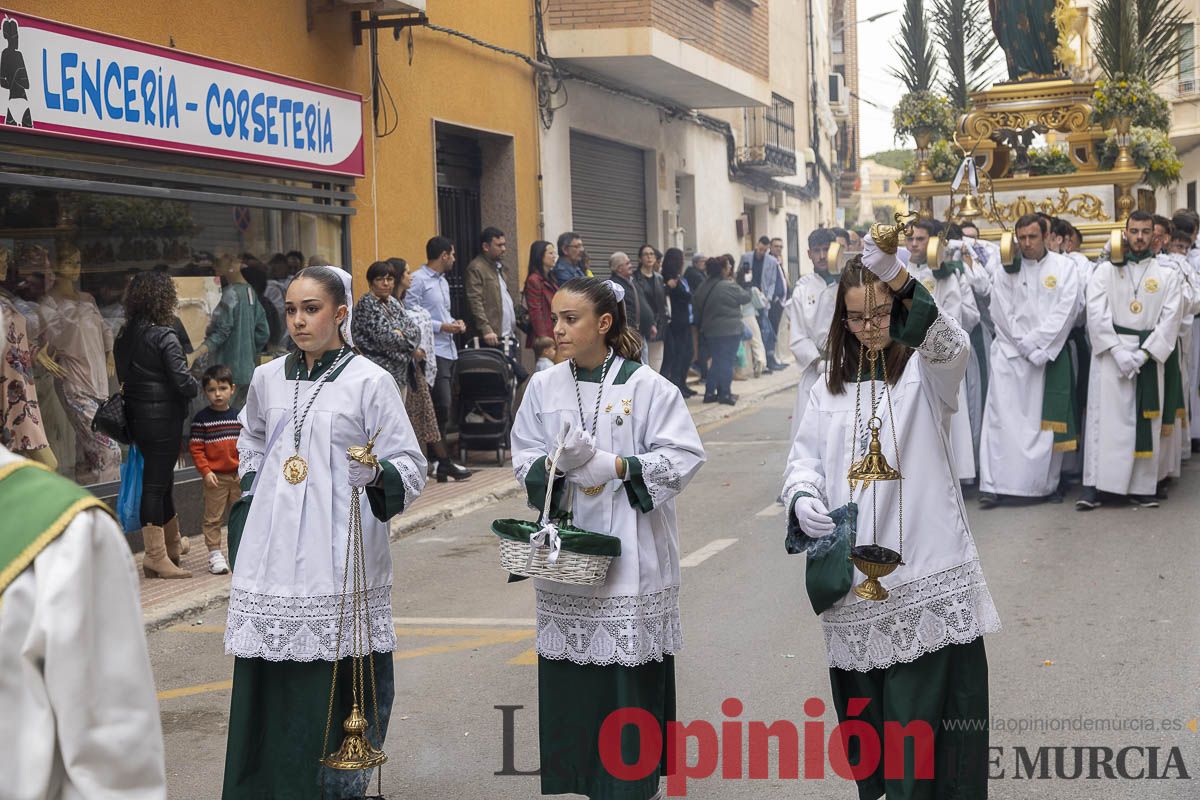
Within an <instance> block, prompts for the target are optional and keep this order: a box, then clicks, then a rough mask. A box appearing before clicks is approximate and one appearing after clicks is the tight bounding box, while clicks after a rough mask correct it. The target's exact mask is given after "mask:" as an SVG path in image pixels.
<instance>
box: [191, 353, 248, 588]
mask: <svg viewBox="0 0 1200 800" xmlns="http://www.w3.org/2000/svg"><path fill="white" fill-rule="evenodd" d="M201 385H202V386H203V388H204V395H205V397H207V398H208V408H202V409H200V410H199V411H197V412H196V416H194V417H193V418H192V437H191V445H190V448H191V452H192V461H193V462H194V463H195V465H196V470H197V471H198V472H199V473H200V474H201V475H202V476H203V477H204V543H205V544H206V545H207V546H208V571H209V572H211V573H212V574H214V575H224V574H226V573H227V572H229V565H228V564H227V563H226V562H225V556H224V555H223V554H222V553H221V525H222V524H223V523H224V521H225V519H226V518H227V517H228V515H229V509H230V508H232V507H233V504H234V503H236V502H237V501H238V499H239V498H240V497H241V496H242V490H241V487H240V486H239V485H238V451H237V441H238V434H240V433H241V431H242V426H241V425H240V424H239V423H238V412H237V411H236V410H234V409H233V408H230V401H231V400H232V399H233V395H234V392H235V391H237V387H236V386H235V385H234V383H233V372H232V371H231V370H230V369H229V367H227V366H225V365H224V364H214V365H213V366H211V367H209V368H208V369H206V370H205V371H204V377H203V379H202V381H201Z"/></svg>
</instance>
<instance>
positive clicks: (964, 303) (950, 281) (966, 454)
mask: <svg viewBox="0 0 1200 800" xmlns="http://www.w3.org/2000/svg"><path fill="white" fill-rule="evenodd" d="M908 273H909V274H910V275H912V276H913V277H914V278H916V279H917V280H918V281H920V282H921V285H922V286H924V287H925V289H926V290H927V291H928V292H929V293H930V294H931V295H933V299H934V301H935V302H936V303H937V306H938V310H939V311H941V312H942V313H943V314H947V315H949V316H950V317H951V318H952V319H954V321H955V322H957V323H958V324H959V327H961V328H962V329H963V330H964V331H969V330H971V328H973V327H975V325H978V324H979V306H978V305H976V304H975V295H974V294H973V293H972V292H971V289H970V286H969V285H968V284H967V283H966V281H965V280H964V279H963V278H962V277H961V276H960V275H959V274H958V273H957V272H956V273H954V274H953V275H951V276H950V277H948V278H942V279H941V280H938V279H937V278H935V277H934V275H933V270H932V269H930V268H929V265H928V264H913V263H911V262H910V263H909V266H908ZM968 341H969V340H968ZM968 346H969V345H968ZM950 449H951V451H952V452H953V454H954V473H955V474H956V475H958V479H959V480H960V481H973V480H975V446H974V443H973V439H972V436H971V414H970V411H969V407H968V405H967V381H966V374H965V372H964V376H963V381H962V383H961V384H960V385H959V387H958V400H957V404H956V405H955V408H954V416H952V417H951V418H950Z"/></svg>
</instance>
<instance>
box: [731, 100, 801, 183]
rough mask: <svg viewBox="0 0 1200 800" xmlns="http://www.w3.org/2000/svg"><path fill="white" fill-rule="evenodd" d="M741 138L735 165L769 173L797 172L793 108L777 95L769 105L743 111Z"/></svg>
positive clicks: (788, 173) (793, 173)
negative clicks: (742, 135) (768, 106)
mask: <svg viewBox="0 0 1200 800" xmlns="http://www.w3.org/2000/svg"><path fill="white" fill-rule="evenodd" d="M743 131H744V139H743V144H742V146H741V147H740V148H739V149H738V164H739V165H740V166H742V167H744V168H746V169H753V170H756V171H758V172H764V173H767V174H769V175H795V174H796V123H795V108H794V107H793V105H792V103H791V101H790V100H785V99H784V98H782V97H780V96H779V95H773V96H772V98H771V107H770V108H765V107H758V108H747V109H745V111H744V127H743Z"/></svg>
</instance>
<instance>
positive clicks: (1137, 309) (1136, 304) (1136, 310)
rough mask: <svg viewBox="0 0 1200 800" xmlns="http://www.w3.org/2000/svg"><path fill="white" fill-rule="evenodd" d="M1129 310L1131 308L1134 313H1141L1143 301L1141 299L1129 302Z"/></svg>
mask: <svg viewBox="0 0 1200 800" xmlns="http://www.w3.org/2000/svg"><path fill="white" fill-rule="evenodd" d="M1129 310H1130V311H1132V312H1133V313H1135V314H1140V313H1142V303H1141V301H1140V300H1134V301H1133V302H1132V303H1130V304H1129Z"/></svg>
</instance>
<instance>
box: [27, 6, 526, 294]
mask: <svg viewBox="0 0 1200 800" xmlns="http://www.w3.org/2000/svg"><path fill="white" fill-rule="evenodd" d="M485 5H486V11H487V13H486V14H485V13H480V12H481V11H482V10H483V8H484V6H485ZM7 8H9V9H11V10H13V11H18V12H24V13H27V14H32V15H35V16H39V17H45V18H48V19H53V20H58V21H60V22H65V23H68V24H72V25H79V26H81V27H84V28H92V29H94V30H97V31H101V32H104V33H112V34H116V35H119V36H127V37H129V38H132V39H139V40H142V41H146V42H150V43H152V44H158V45H164V46H170V45H171V44H172V42H174V46H175V47H177V48H179V49H181V50H186V51H190V52H194V53H197V54H200V55H204V56H209V57H212V58H218V59H222V60H225V61H231V62H234V63H239V64H245V65H247V66H251V67H256V68H258V69H264V70H268V71H270V72H277V73H280V74H283V75H288V76H291V77H295V78H300V79H303V80H309V81H313V82H316V83H321V84H325V85H327V86H335V87H338V88H342V89H347V90H350V91H354V92H358V93H359V94H361V95H362V96H363V98H364V100H365V102H364V104H363V130H364V134H365V153H364V158H365V169H366V173H367V174H366V177H364V178H361V179H359V180H357V181H356V183H355V186H354V191H355V193H356V194H357V195H358V200H357V201H356V202H355V203H354V206H355V208H356V210H357V214H356V215H355V216H354V217H353V218H352V220H351V247H352V252H353V258H354V264H353V267H354V272H355V274H356V276H358V277H360V278H361V276H362V275H363V274H364V273H365V271H366V268H367V265H368V264H370V263H371V262H372V261H375V260H377V259H379V258H387V257H389V256H400V257H403V258H406V259H407V260H408V261H409V263H410V265H415V264H420V263H421V262H422V261H423V260H424V248H425V241H426V240H427V239H428V238H429V237H430V236H433V235H434V234H435V233H437V195H436V175H435V164H434V138H433V136H434V134H433V120H435V119H437V120H441V121H445V122H452V123H455V124H457V125H461V126H465V127H470V128H479V129H485V130H489V131H493V132H498V133H505V134H509V135H512V136H513V137H514V139H515V154H514V155H515V162H516V163H515V175H516V203H517V220H518V226H517V230H516V231H508V234H509V239H510V241H513V240H516V241H517V242H518V243H519V244H520V247H519V248H518V249H519V250H521V251H522V252H510V259H509V264H510V267H513V268H516V267H517V266H518V265H520V267H521V269H524V266H525V264H524V262H525V253H526V252H527V251H528V248H529V244H530V243H531V242H532V241H533V240H534V239H535V238H537V218H538V209H537V189H538V187H537V178H536V176H537V171H538V170H537V127H536V125H537V122H536V104H535V99H534V97H535V95H534V91H533V82H532V70H531V69H530V68H529V67H528V66H526V65H525V64H523V63H522V62H520V61H518V60H516V59H514V58H512V57H510V56H506V55H501V54H499V53H493V52H491V51H488V50H485V49H482V48H480V47H476V46H474V45H472V44H470V43H468V42H465V41H462V40H458V39H452V38H451V37H449V36H447V35H446V34H442V33H437V32H434V31H430V30H426V29H420V28H418V29H416V30H414V32H413V39H414V53H413V63H412V65H411V66H410V65H409V64H408V48H407V34H405V35H402V36H401V39H400V41H395V40H393V38H392V34H391V31H380V33H379V50H380V66H381V69H382V70H383V74H384V77H385V79H386V80H387V83H388V85H389V87H390V88H391V91H392V95H393V97H394V99H395V102H396V107H397V109H398V111H399V115H400V124H399V127H398V128H397V130H396V131H395V132H394V133H392V134H391V135H390V136H388V137H386V138H383V139H376V138H375V137H374V136H373V135H372V113H371V81H370V58H369V49H368V47H367V45H366V44H365V43H364V45H363V46H361V47H355V46H354V45H353V42H352V40H351V33H350V12H349V11H346V10H340V11H337V12H330V13H322V14H318V15H316V17H315V21H316V24H315V26H314V29H313V30H312V32H309V31H308V30H307V20H306V16H305V3H304V2H303V0H237V1H231V0H224V1H223V2H222V1H221V0H187V2H180V0H15V2H11V3H8V4H7ZM429 14H430V19H431V21H433V22H434V23H436V24H439V25H443V26H445V27H449V28H454V29H457V30H460V31H463V32H464V33H468V34H471V35H473V36H475V37H477V38H479V39H483V40H485V41H488V42H491V43H494V44H498V45H501V46H504V47H508V48H510V49H512V50H517V51H519V52H522V53H532V51H533V38H534V37H533V23H532V16H531V15H532V2H531V0H486V3H485V2H484V0H475V1H474V2H449V1H448V0H430V1H429ZM365 35H366V34H364V36H365ZM488 223H489V220H487V219H484V224H485V225H486V224H488ZM466 257H467V258H469V257H470V254H466ZM464 260H465V259H464ZM359 285H361V284H359Z"/></svg>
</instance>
